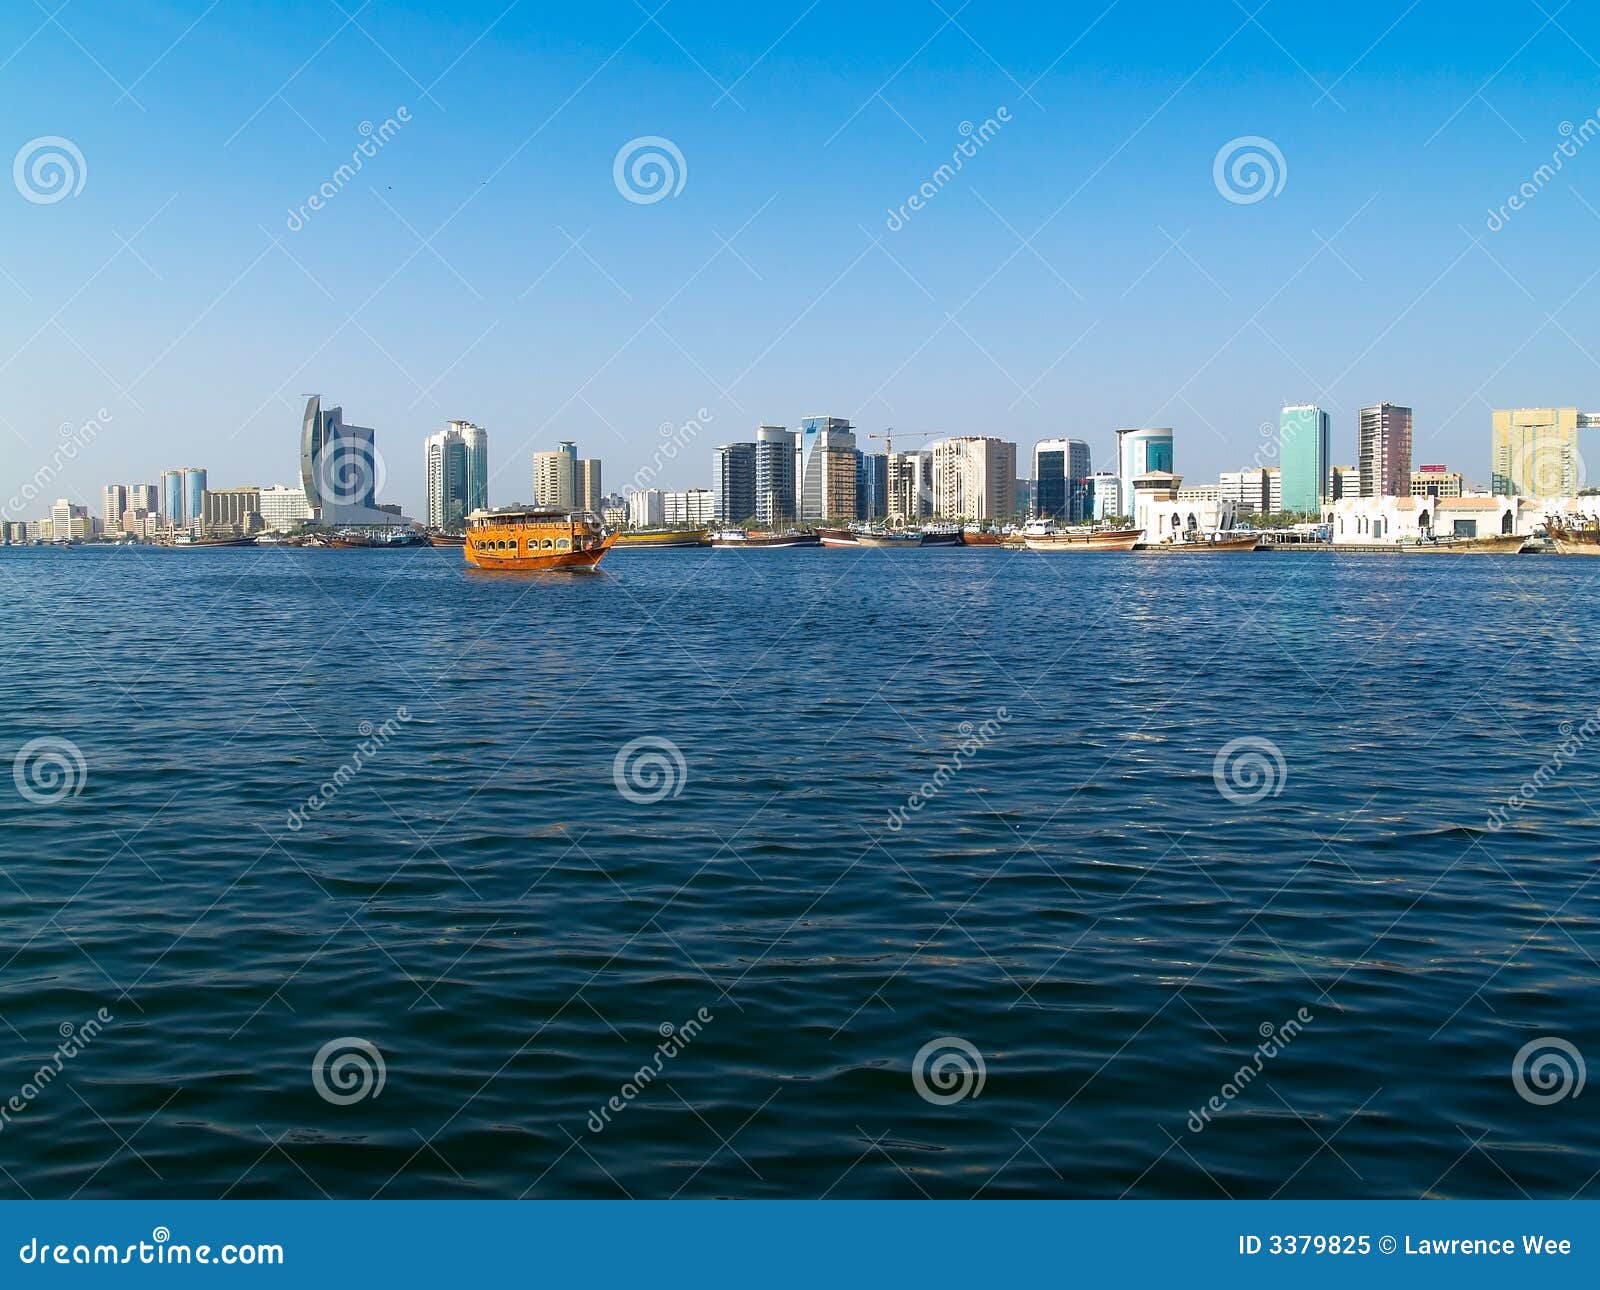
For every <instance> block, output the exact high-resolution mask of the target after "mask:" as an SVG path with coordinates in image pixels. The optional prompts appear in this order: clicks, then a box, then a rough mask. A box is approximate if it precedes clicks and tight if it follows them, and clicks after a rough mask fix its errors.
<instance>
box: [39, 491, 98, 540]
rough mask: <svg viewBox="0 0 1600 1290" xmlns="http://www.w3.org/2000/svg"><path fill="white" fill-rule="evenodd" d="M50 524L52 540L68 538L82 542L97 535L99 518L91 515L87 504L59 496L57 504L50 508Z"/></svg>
mask: <svg viewBox="0 0 1600 1290" xmlns="http://www.w3.org/2000/svg"><path fill="white" fill-rule="evenodd" d="M49 524H50V540H51V541H52V542H66V541H68V540H76V541H79V542H82V541H84V540H86V539H88V538H92V537H93V536H94V535H95V531H96V527H97V525H98V524H99V520H98V519H91V518H90V517H89V508H88V507H87V506H77V505H75V504H73V503H72V502H70V501H68V500H67V499H66V498H65V497H61V498H57V499H56V504H55V505H54V506H52V507H51V508H50V520H49Z"/></svg>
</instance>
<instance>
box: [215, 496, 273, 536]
mask: <svg viewBox="0 0 1600 1290" xmlns="http://www.w3.org/2000/svg"><path fill="white" fill-rule="evenodd" d="M261 527H262V521H261V490H260V489H259V488H208V489H207V490H206V491H205V493H204V494H203V495H202V496H201V499H200V530H201V532H202V533H205V534H212V535H216V536H230V537H244V536H245V535H247V534H250V533H256V532H259V531H260V529H261Z"/></svg>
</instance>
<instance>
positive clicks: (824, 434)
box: [800, 417, 856, 521]
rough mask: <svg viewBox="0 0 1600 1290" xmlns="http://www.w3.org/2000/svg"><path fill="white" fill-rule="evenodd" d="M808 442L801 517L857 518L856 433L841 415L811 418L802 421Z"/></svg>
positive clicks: (815, 518) (802, 434)
mask: <svg viewBox="0 0 1600 1290" xmlns="http://www.w3.org/2000/svg"><path fill="white" fill-rule="evenodd" d="M801 424H802V426H803V427H805V428H803V429H802V432H801V436H802V439H804V440H805V441H806V447H805V473H804V475H803V476H802V478H801V481H800V518H801V519H803V520H806V521H816V520H828V519H838V520H853V519H855V518H856V436H855V434H854V432H853V431H852V430H851V428H850V423H849V422H848V421H844V420H842V419H841V418H839V417H808V418H807V419H806V421H804V422H802V423H801Z"/></svg>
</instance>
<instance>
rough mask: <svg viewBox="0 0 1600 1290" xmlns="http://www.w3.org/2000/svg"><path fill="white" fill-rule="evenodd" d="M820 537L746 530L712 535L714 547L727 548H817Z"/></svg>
mask: <svg viewBox="0 0 1600 1290" xmlns="http://www.w3.org/2000/svg"><path fill="white" fill-rule="evenodd" d="M818 541H819V539H818V537H817V535H816V534H815V533H801V532H789V533H761V532H757V531H755V530H751V531H750V532H746V531H745V530H744V529H728V530H724V531H723V532H721V533H713V534H712V535H711V545H712V546H727V547H746V548H748V547H761V548H764V549H766V548H773V547H789V546H816V545H817V544H818Z"/></svg>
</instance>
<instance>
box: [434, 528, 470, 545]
mask: <svg viewBox="0 0 1600 1290" xmlns="http://www.w3.org/2000/svg"><path fill="white" fill-rule="evenodd" d="M466 544H467V535H466V534H465V533H439V532H437V531H435V530H433V529H429V530H428V545H429V546H466Z"/></svg>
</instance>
